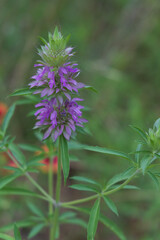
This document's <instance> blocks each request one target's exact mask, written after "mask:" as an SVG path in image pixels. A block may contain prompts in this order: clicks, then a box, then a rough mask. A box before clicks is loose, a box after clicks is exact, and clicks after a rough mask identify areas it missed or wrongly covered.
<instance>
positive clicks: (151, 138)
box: [147, 118, 160, 152]
mask: <svg viewBox="0 0 160 240" xmlns="http://www.w3.org/2000/svg"><path fill="white" fill-rule="evenodd" d="M147 142H148V145H149V146H150V147H151V148H152V149H153V151H156V152H157V151H159V150H160V118H159V119H157V121H156V122H155V123H154V125H153V129H152V128H150V129H149V131H148V133H147Z"/></svg>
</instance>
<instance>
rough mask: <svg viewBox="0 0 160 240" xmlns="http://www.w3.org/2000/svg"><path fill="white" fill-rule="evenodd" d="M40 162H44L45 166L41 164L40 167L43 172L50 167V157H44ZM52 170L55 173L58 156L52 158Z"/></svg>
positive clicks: (47, 170) (46, 171)
mask: <svg viewBox="0 0 160 240" xmlns="http://www.w3.org/2000/svg"><path fill="white" fill-rule="evenodd" d="M41 163H43V164H45V166H41V167H40V169H41V171H42V172H43V173H48V172H49V169H50V159H49V158H45V159H44V160H42V161H41ZM51 168H52V171H53V172H54V173H57V170H58V158H57V156H56V157H54V158H53V163H52V166H51Z"/></svg>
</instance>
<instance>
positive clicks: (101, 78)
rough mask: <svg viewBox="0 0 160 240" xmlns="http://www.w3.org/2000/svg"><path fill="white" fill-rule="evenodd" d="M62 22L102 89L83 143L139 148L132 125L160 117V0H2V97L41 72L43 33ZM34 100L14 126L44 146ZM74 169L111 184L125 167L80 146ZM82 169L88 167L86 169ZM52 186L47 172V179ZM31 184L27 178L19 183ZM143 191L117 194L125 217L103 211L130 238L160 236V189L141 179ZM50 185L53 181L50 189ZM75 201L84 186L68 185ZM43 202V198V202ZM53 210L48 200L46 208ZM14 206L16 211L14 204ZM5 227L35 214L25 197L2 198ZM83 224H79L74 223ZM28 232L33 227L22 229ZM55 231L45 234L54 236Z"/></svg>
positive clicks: (79, 235)
mask: <svg viewBox="0 0 160 240" xmlns="http://www.w3.org/2000/svg"><path fill="white" fill-rule="evenodd" d="M56 25H57V26H58V27H59V28H60V30H61V31H62V33H63V34H64V35H65V36H66V35H68V34H71V38H70V42H69V44H70V45H71V46H74V47H75V51H76V56H75V60H76V61H77V62H78V63H79V66H80V69H81V74H80V76H79V80H80V81H81V82H84V83H85V84H87V85H92V86H93V87H95V88H96V89H97V90H98V93H97V94H96V93H92V92H87V90H84V91H83V93H82V95H83V97H84V99H85V105H86V106H88V107H89V108H90V111H88V112H85V117H87V118H88V120H89V123H88V126H89V129H90V131H91V133H92V135H91V136H87V135H79V141H80V142H82V143H86V144H90V145H99V146H103V147H108V148H113V149H117V150H121V151H124V152H131V151H134V150H135V146H136V142H135V139H137V135H136V134H135V133H134V132H133V131H132V130H131V129H130V128H129V125H130V124H134V125H136V126H139V127H141V128H142V129H144V130H147V129H148V128H149V127H151V126H152V125H153V122H154V121H155V120H156V119H157V118H158V117H159V116H160V113H159V112H160V94H159V93H160V47H159V44H160V1H159V0H70V1H69V0H68V1H67V0H59V1H58V0H52V1H51V0H45V1H44V0H34V1H31V0H16V1H13V0H1V1H0V36H1V37H0V51H1V53H0V86H1V87H0V101H1V102H5V103H6V104H8V105H10V104H11V103H12V101H13V99H11V98H7V97H6V96H8V95H9V94H10V93H11V92H13V91H14V90H15V89H17V88H22V87H25V86H26V85H27V84H28V83H29V81H30V77H31V76H32V75H33V73H34V72H35V70H34V68H33V65H34V63H35V61H36V60H37V59H38V55H37V50H36V49H37V47H39V45H40V41H39V39H38V36H42V37H44V38H46V37H47V34H48V31H50V32H53V30H54V27H55V26H56ZM30 110H32V107H31V106H24V107H22V106H21V107H18V108H17V110H16V114H15V116H14V118H13V121H12V126H11V132H12V134H13V135H16V136H17V137H16V140H17V142H18V141H20V140H22V141H23V142H25V143H26V142H29V143H34V144H36V138H34V137H33V131H32V127H33V124H34V121H33V119H32V118H31V117H28V116H27V113H28V112H29V111H30ZM77 156H78V157H79V158H80V160H81V161H80V163H77V165H76V164H75V163H74V164H73V166H72V172H71V174H73V175H74V174H81V175H86V176H94V178H95V179H98V180H99V181H100V182H102V183H103V182H104V181H105V180H107V179H109V178H110V177H111V176H113V175H114V174H116V173H119V172H120V171H123V170H125V168H126V167H127V166H128V163H127V162H126V161H125V160H123V159H117V158H113V157H110V156H109V157H108V156H103V155H100V154H92V153H88V152H78V153H77ZM79 171H80V172H79ZM39 179H40V180H41V182H42V184H43V185H44V187H45V182H46V176H42V177H39ZM20 184H24V185H25V184H26V182H25V180H24V181H22V182H21V183H20V182H18V181H17V185H20ZM137 184H138V185H139V186H140V187H141V190H139V191H135V190H128V191H126V190H123V191H122V192H120V193H117V194H116V195H115V196H113V197H112V199H113V200H115V203H116V205H117V207H118V209H119V213H120V216H119V217H118V218H117V217H115V216H113V214H112V213H111V212H110V210H106V209H105V210H104V211H103V213H104V214H106V215H107V216H108V217H110V218H111V219H112V220H114V221H115V222H116V223H117V224H118V225H119V226H120V227H121V228H122V229H123V231H124V233H125V235H126V236H127V239H128V240H135V239H138V240H159V239H160V230H159V229H160V220H159V219H160V211H159V209H160V194H159V192H157V190H156V189H155V187H154V185H153V184H152V183H151V181H150V179H148V178H147V177H144V178H141V179H139V180H137ZM46 188H47V187H46ZM65 194H67V197H66V198H67V199H68V200H69V199H71V198H72V196H73V197H74V195H75V196H76V194H77V193H76V191H71V190H69V191H68V192H67V191H66V190H65ZM40 205H41V203H40ZM42 207H43V208H44V209H45V206H42ZM11 209H12V210H11ZM0 212H1V217H0V227H1V226H3V225H4V224H6V223H9V222H13V221H16V220H17V219H18V220H20V219H22V218H24V217H25V216H26V215H27V214H28V212H27V208H26V207H25V201H23V199H22V198H20V197H13V198H4V197H3V198H2V197H1V199H0ZM72 228H73V226H70V227H69V226H68V225H67V226H65V227H62V230H63V232H62V236H61V240H67V239H70V240H72V239H74V240H75V239H76V240H82V239H85V231H84V230H83V231H82V230H81V228H79V227H76V231H75V236H73V234H72V233H73V229H72ZM74 229H75V227H74ZM22 231H23V234H24V236H25V234H26V233H27V231H28V230H27V229H24V230H23V229H22ZM47 236H48V233H47V231H46V232H45V231H43V232H42V234H40V235H39V236H38V237H37V238H34V239H39V240H41V239H44V238H45V239H47ZM106 239H108V240H116V239H118V238H117V237H116V236H114V234H113V233H112V232H111V231H110V230H107V229H105V228H104V227H103V226H101V225H100V226H99V231H98V233H97V237H96V240H106Z"/></svg>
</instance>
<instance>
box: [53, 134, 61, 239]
mask: <svg viewBox="0 0 160 240" xmlns="http://www.w3.org/2000/svg"><path fill="white" fill-rule="evenodd" d="M60 192H61V144H60V137H59V146H58V172H57V183H56V204H57V206H56V208H55V212H54V219H53V237H52V240H55V237H56V231H57V228H58V217H59V206H58V205H59V200H60Z"/></svg>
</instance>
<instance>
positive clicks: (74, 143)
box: [68, 140, 83, 150]
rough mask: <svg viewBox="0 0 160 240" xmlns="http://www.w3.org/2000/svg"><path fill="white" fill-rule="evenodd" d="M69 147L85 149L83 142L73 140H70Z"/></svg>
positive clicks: (70, 148)
mask: <svg viewBox="0 0 160 240" xmlns="http://www.w3.org/2000/svg"><path fill="white" fill-rule="evenodd" d="M68 148H69V150H80V149H83V145H82V144H81V143H78V142H76V141H72V140H71V141H69V142H68Z"/></svg>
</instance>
